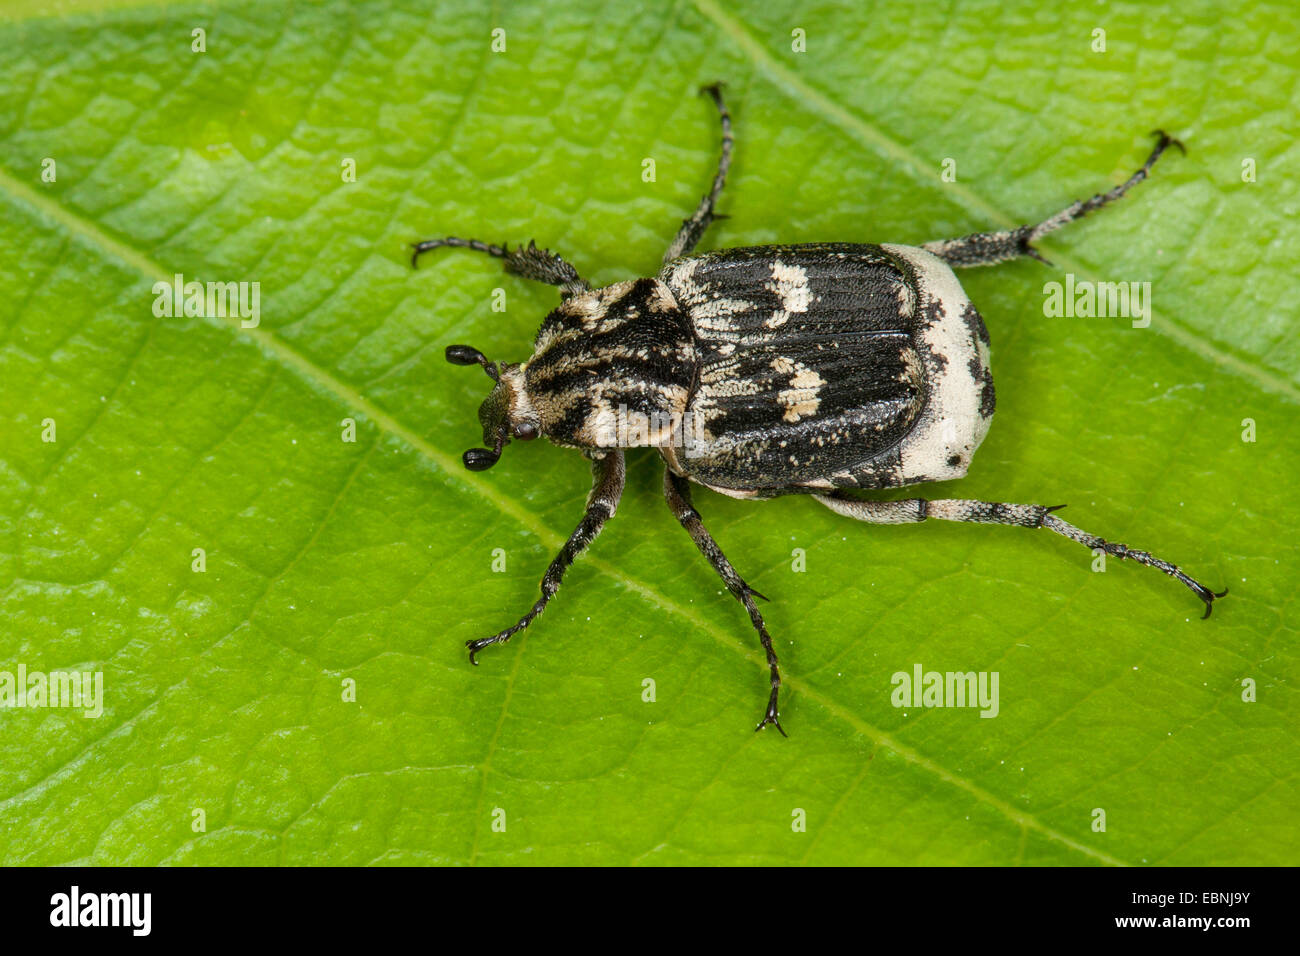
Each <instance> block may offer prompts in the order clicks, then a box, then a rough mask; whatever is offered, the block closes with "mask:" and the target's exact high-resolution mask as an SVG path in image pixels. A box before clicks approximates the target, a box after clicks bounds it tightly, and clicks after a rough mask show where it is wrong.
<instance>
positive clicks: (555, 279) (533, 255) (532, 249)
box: [411, 236, 591, 297]
mask: <svg viewBox="0 0 1300 956" xmlns="http://www.w3.org/2000/svg"><path fill="white" fill-rule="evenodd" d="M444 246H449V247H453V248H456V249H473V250H474V251H475V252H486V253H487V254H488V255H489V256H492V257H493V258H494V259H501V260H503V261H504V263H505V267H506V271H507V272H510V273H513V274H514V275H517V276H519V277H520V278H523V279H532V280H533V281H534V282H545V283H546V284H547V285H553V286H559V288H560V294H561V295H563V296H565V297H568V296H571V295H576V294H578V293H579V292H586V291H587V290H588V289H590V288H591V283H589V282H588V281H587V280H586V279H584V278H582V276H580V275H578V270H577V269H575V268H573V266H571V265H569V263H567V262H565V261H564V260H563V259H561V258H560V257H559V256H558V255H556V254H555V253H553V252H551V250H549V249H538V248H537V243H536V242H533V241H532V240H531V239H530V240H529V242H528V245H526V246H516V247H515V249H514V250H513V251H511V249H510V248H509V247H508V246H507V245H506V244H505V243H502V244H501V245H499V246H497V245H493V244H492V243H490V242H483V241H482V240H480V239H458V238H457V237H456V236H447V237H445V238H443V239H425V240H424V241H423V242H413V243H411V248H412V250H414V251H413V252H412V253H411V266H412V268H415V267H416V266H417V264H418V263H419V259H420V254H421V253H425V252H428V251H429V250H431V249H441V248H442V247H444Z"/></svg>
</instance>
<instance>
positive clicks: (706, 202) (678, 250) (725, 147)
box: [664, 83, 735, 265]
mask: <svg viewBox="0 0 1300 956" xmlns="http://www.w3.org/2000/svg"><path fill="white" fill-rule="evenodd" d="M700 92H701V93H707V94H709V96H711V97H713V102H714V103H715V104H716V105H717V107H718V115H719V117H720V118H721V121H722V155H721V156H720V157H719V158H718V171H717V173H716V174H714V177H713V186H712V188H710V189H709V191H708V192H707V193H706V194H705V196H704V198H703V199H701V200H700V204H699V206H698V207H696V209H695V214H694V215H692V216H691V218H690V219H683V220H682V227H681V229H679V230H678V231H677V236H676V237H675V238H674V239H673V241H672V244H671V245H670V246H669V247H668V251H667V252H665V253H664V265H667V264H668V263H670V262H672V261H673V260H674V259H678V258H680V257H682V256H685V255H689V254H690V252H691V250H693V249H694V248H695V244H696V243H697V242H699V241H700V239H701V237H703V235H704V230H706V229H708V228H709V223H711V222H713V220H715V219H725V218H726V217H725V216H715V215H714V214H713V207H714V205H716V204H717V201H718V197H719V196H721V195H722V187H723V186H724V185H725V184H726V182H727V170H729V169H730V168H731V148H732V144H733V143H734V142H735V141H734V139H733V138H732V135H731V113H730V112H729V111H728V110H727V104H726V103H724V102H723V101H722V85H721V84H720V83H714V84H713V85H712V86H706V87H703V88H702V89H701V90H700Z"/></svg>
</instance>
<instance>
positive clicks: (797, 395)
mask: <svg viewBox="0 0 1300 956" xmlns="http://www.w3.org/2000/svg"><path fill="white" fill-rule="evenodd" d="M772 369H773V370H774V371H776V372H777V373H778V374H780V375H789V376H790V387H789V388H787V389H783V390H782V391H780V392H778V393H777V395H776V400H777V401H778V402H780V403H781V405H782V407H784V408H785V414H784V415H782V416H781V417H782V418H784V419H785V420H786V421H787V422H797V421H799V419H801V418H810V417H812V416H813V415H816V414H817V408H818V406H820V405H821V394H820V391H819V390H820V389H821V387H822V386H823V385H825V384H826V380H825V379H824V378H822V377H821V376H820V375H818V374H817V373H816V372H815V371H813V370H812V369H810V368H809V367H808V366H806V365H804V364H803V363H801V362H795V361H793V360H792V359H788V358H786V357H785V356H783V355H782V356H777V357H776V358H774V359H772Z"/></svg>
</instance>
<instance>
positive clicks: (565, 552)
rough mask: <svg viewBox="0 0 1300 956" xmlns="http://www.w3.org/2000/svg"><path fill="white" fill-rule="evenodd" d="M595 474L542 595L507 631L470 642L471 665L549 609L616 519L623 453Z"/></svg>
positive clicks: (595, 464)
mask: <svg viewBox="0 0 1300 956" xmlns="http://www.w3.org/2000/svg"><path fill="white" fill-rule="evenodd" d="M591 474H592V484H591V494H589V495H588V496H587V511H586V513H585V514H584V515H583V516H582V521H581V522H579V523H578V527H576V528H575V529H574V530H573V534H571V535H569V540H568V541H566V542H564V547H562V548H561V549H560V553H559V554H557V555H556V556H555V560H553V561H552V562H551V566H550V567H548V568H547V569H546V574H545V575H544V576H543V577H542V596H541V597H540V598H538V599H537V601H535V602H534V603H533V606H532V607H531V608H529V610H528V613H527V614H525V615H524V616H523V617H521V618H520V619H519V621H518V622H517V623H515V624H512V625H511V626H510V627H508V628H506V629H505V630H504V631H501V632H500V633H498V634H494V635H492V636H491V637H484V638H481V639H479V640H477V641H466V642H465V646H466V647H468V648H469V662H470V663H471V664H477V663H478V661H477V660H475V655H477V654H478V652H479V651H481V650H483V648H485V647H488V646H490V645H492V644H504V643H505V642H506V641H508V640H510V638H511V637H513V636H514V635H515V634H518V633H519V632H520V631H522V630H523V629H524V628H526V627H527V626H528V625H529V624H531V623H532V622H533V618H535V617H537V615H539V614H541V613H542V611H544V610H546V602H548V601H549V600H550V599H551V598H552V597H554V596H555V592H556V591H558V590H559V589H560V581H561V580H562V579H563V578H564V572H565V571H567V570H568V569H569V565H571V564H573V561H574V559H575V558H576V557H577V556H578V555H580V554H582V552H583V551H585V550H587V545H589V544H591V542H593V541H595V540H596V536H597V535H598V534H600V529H601V528H603V527H604V526H605V522H606V521H608V520H609V519H610V518H612V517H614V512H615V511H617V510H618V502H619V499H620V498H621V497H623V479H624V476H625V474H626V468H625V466H624V463H623V453H622V452H621V451H609V452H606V453H605V455H604V457H603V458H595V459H593V460H592V462H591Z"/></svg>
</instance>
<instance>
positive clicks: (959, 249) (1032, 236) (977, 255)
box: [921, 130, 1187, 268]
mask: <svg viewBox="0 0 1300 956" xmlns="http://www.w3.org/2000/svg"><path fill="white" fill-rule="evenodd" d="M1152 135H1153V136H1156V137H1158V139H1157V142H1156V147H1155V149H1154V150H1152V151H1151V155H1150V156H1148V157H1147V161H1146V162H1145V163H1143V164H1142V168H1141V169H1139V170H1138V171H1137V172H1135V173H1134V174H1133V175H1132V176H1130V177H1129V178H1128V179H1127V180H1126V181H1125V182H1122V183H1120V184H1119V185H1118V186H1116V187H1115V188H1114V189H1111V190H1110V191H1109V192H1104V193H1098V194H1097V195H1095V196H1093V197H1092V198H1091V199H1088V200H1085V201H1080V200H1077V199H1076V200H1075V201H1074V202H1073V203H1071V204H1070V205H1069V206H1067V207H1066V208H1065V209H1062V210H1061V211H1060V212H1058V213H1057V214H1056V215H1055V216H1052V217H1050V218H1048V219H1044V220H1043V221H1042V222H1040V223H1038V224H1037V225H1030V226H1019V227H1018V228H1016V229H1004V230H1002V231H1001V232H976V233H972V234H971V235H969V236H962V237H961V238H960V239H939V240H935V241H934V242H927V243H925V244H924V245H923V246H921V248H922V249H925V250H926V251H927V252H933V253H934V254H935V255H936V256H938V257H939V258H940V259H942V260H944V261H945V262H947V263H948V265H950V266H953V267H955V268H965V267H967V266H991V265H996V264H997V263H999V262H1006V261H1007V260H1009V259H1017V258H1019V257H1020V256H1030V257H1032V258H1034V259H1037V260H1038V261H1039V262H1042V263H1045V264H1047V265H1051V263H1050V262H1048V261H1047V260H1046V259H1044V258H1043V257H1042V256H1041V255H1039V254H1038V250H1036V249H1035V248H1034V247H1033V246H1032V245H1030V243H1032V242H1035V241H1036V240H1038V239H1040V238H1042V237H1043V236H1045V235H1047V234H1048V233H1049V232H1055V231H1056V230H1057V229H1060V228H1061V227H1062V226H1066V225H1069V224H1070V223H1072V222H1074V221H1075V220H1076V219H1082V218H1083V217H1084V216H1086V215H1088V213H1090V212H1092V211H1093V210H1095V209H1100V208H1101V207H1102V206H1105V205H1108V204H1109V203H1112V202H1114V201H1115V200H1117V199H1119V198H1120V197H1121V196H1123V195H1124V194H1125V193H1126V192H1128V191H1129V190H1130V189H1132V188H1133V187H1134V186H1136V185H1137V184H1138V183H1140V182H1142V180H1144V179H1146V178H1147V175H1148V174H1149V173H1150V172H1151V167H1152V166H1154V165H1155V164H1156V160H1158V159H1159V158H1160V155H1161V154H1162V153H1163V152H1164V151H1165V150H1166V149H1168V148H1169V147H1170V146H1177V147H1178V148H1179V149H1180V150H1182V151H1183V152H1184V153H1186V152H1187V150H1186V149H1185V148H1184V147H1183V144H1182V143H1180V142H1179V141H1178V140H1176V139H1174V138H1173V137H1171V136H1170V135H1169V134H1168V133H1165V132H1164V131H1163V130H1156V131H1155V132H1154V133H1153V134H1152Z"/></svg>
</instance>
